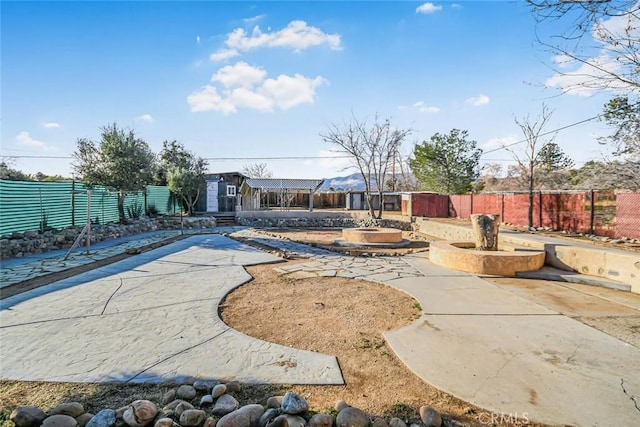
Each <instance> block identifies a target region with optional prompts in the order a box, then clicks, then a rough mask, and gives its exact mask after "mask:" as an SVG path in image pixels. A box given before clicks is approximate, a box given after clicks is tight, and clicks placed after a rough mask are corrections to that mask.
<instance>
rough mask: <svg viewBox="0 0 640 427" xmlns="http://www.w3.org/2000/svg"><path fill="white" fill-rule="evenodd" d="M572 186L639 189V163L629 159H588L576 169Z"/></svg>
mask: <svg viewBox="0 0 640 427" xmlns="http://www.w3.org/2000/svg"><path fill="white" fill-rule="evenodd" d="M573 182H574V188H576V189H580V190H627V191H640V164H638V163H634V162H631V161H619V160H614V161H610V160H608V159H603V160H602V161H598V162H596V161H589V162H587V163H585V164H584V166H582V167H581V168H580V169H578V170H576V171H575V173H574V177H573Z"/></svg>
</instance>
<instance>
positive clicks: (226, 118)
mask: <svg viewBox="0 0 640 427" xmlns="http://www.w3.org/2000/svg"><path fill="white" fill-rule="evenodd" d="M1 7H2V11H1V12H2V13H1V19H2V22H1V23H2V29H1V31H2V65H1V69H2V75H1V79H2V81H1V85H2V87H1V89H2V93H1V96H2V133H1V135H2V145H1V150H0V155H2V156H3V157H6V156H14V157H15V159H14V164H15V167H17V168H19V169H21V170H24V171H26V172H29V173H35V172H37V171H42V172H44V173H47V174H62V175H66V176H70V175H71V171H72V170H71V165H70V164H71V160H70V159H64V158H61V159H54V158H22V157H21V156H50V157H68V156H70V155H71V154H72V153H73V151H74V149H75V145H76V140H77V139H78V138H90V139H94V140H98V139H99V134H100V131H99V128H100V127H101V126H104V125H107V124H109V123H113V122H116V123H118V124H119V125H120V126H123V127H127V128H133V129H134V130H135V132H136V134H137V135H138V136H140V137H141V138H143V139H144V140H145V141H147V143H148V144H149V145H150V147H151V148H152V150H153V151H154V152H158V151H159V150H160V148H161V146H162V141H164V140H174V139H175V140H178V141H179V142H181V143H183V144H184V145H185V147H186V148H188V149H189V150H191V151H193V152H195V153H196V154H198V155H199V156H201V157H205V158H230V157H234V158H246V159H242V160H234V161H232V160H210V161H209V170H210V171H211V172H220V171H232V170H239V169H240V168H241V167H242V165H243V164H247V163H255V162H264V163H267V165H268V168H269V169H270V170H272V171H273V172H274V174H275V176H277V177H283V178H287V177H299V178H323V177H331V176H336V175H346V174H347V173H348V172H346V171H343V170H342V168H343V167H344V166H345V164H344V160H343V159H333V160H331V159H308V160H253V159H248V158H259V157H289V156H301V157H306V156H308V157H324V156H330V155H331V153H330V152H329V151H330V150H332V149H333V148H334V147H332V146H330V145H327V144H326V143H323V142H322V140H321V138H320V136H319V133H320V132H322V131H323V130H325V129H326V128H327V126H328V125H329V124H330V123H334V122H337V123H342V122H344V121H345V120H346V121H348V120H349V118H350V117H351V115H352V113H353V114H354V115H355V116H357V117H358V118H361V119H373V117H374V115H375V114H376V113H377V114H378V115H379V116H381V117H391V119H392V122H393V124H394V125H396V126H398V127H400V128H412V129H413V130H414V131H413V133H412V134H411V136H410V137H409V139H408V140H407V141H406V142H405V145H404V147H403V151H404V152H405V154H409V153H410V152H411V149H412V147H413V144H414V143H416V142H421V141H423V140H425V139H428V138H429V137H430V136H431V135H433V134H434V133H436V132H440V133H447V132H448V131H449V130H450V129H452V128H459V129H466V130H468V131H469V135H470V137H471V138H472V139H474V140H476V141H477V142H478V145H479V146H480V147H482V148H484V149H486V150H488V149H492V148H496V147H499V142H500V141H502V142H506V143H512V142H515V141H518V140H520V139H521V138H522V137H521V134H520V131H519V129H518V128H517V126H516V125H515V123H514V120H513V118H514V116H517V117H523V116H525V115H527V114H529V115H531V116H536V115H537V114H538V113H539V112H540V110H541V105H542V102H546V103H547V104H548V105H549V106H550V107H551V108H552V109H554V110H555V112H554V115H553V118H552V120H551V123H550V126H549V129H552V128H555V127H560V126H564V125H567V124H571V123H574V122H577V121H580V120H583V119H586V118H589V117H592V116H595V115H597V114H599V113H601V112H602V106H603V104H604V103H605V102H606V100H607V99H608V98H609V97H610V96H611V93H599V94H589V93H587V94H585V93H578V94H562V95H561V94H560V93H561V88H562V85H563V84H564V83H563V81H562V80H561V79H560V80H557V79H556V80H551V79H553V76H554V71H553V69H552V65H553V55H552V54H551V53H549V52H546V51H545V50H544V49H542V48H541V47H540V46H539V45H537V44H536V41H535V30H536V26H535V21H534V19H533V17H532V15H531V14H530V12H529V10H528V9H527V7H526V6H525V4H524V2H519V1H518V2H507V1H456V2H432V3H425V2H411V1H396V2H377V1H354V2H345V1H340V2H327V1H315V2H314V1H307V2H270V1H261V2H256V1H235V2H215V1H199V2H158V1H145V2H73V1H69V2H54V1H49V2H29V1H22V2H7V1H2V5H1ZM556 29H557V30H558V31H560V30H561V29H562V28H561V27H558V28H553V26H550V27H545V31H551V32H553V31H554V30H556ZM554 81H555V82H556V83H555V84H556V86H555V87H548V86H550V85H551V84H553V82H554ZM585 95H588V96H585ZM607 133H608V129H607V127H606V126H605V125H604V124H603V123H601V122H597V121H596V122H591V123H588V124H585V125H580V126H576V127H574V128H571V129H570V130H567V131H563V132H560V133H558V135H557V137H556V141H555V142H557V143H558V144H559V145H560V146H561V147H562V148H563V149H564V150H565V152H567V153H568V154H569V155H570V156H571V157H572V158H573V159H574V160H575V162H576V164H577V165H578V166H579V165H581V164H582V163H583V162H585V161H588V160H591V159H600V158H601V156H602V155H603V153H606V148H605V147H603V146H601V145H599V144H598V142H597V140H596V137H597V136H600V135H605V134H607ZM510 159H511V155H510V154H509V153H508V152H506V151H504V150H502V151H496V152H492V153H488V154H486V155H485V156H484V157H483V161H485V162H500V163H502V164H504V165H507V164H508V163H509V160H510Z"/></svg>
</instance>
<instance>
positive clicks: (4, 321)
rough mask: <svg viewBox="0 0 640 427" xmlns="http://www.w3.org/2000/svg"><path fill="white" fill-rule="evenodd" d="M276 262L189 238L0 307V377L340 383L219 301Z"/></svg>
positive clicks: (332, 363)
mask: <svg viewBox="0 0 640 427" xmlns="http://www.w3.org/2000/svg"><path fill="white" fill-rule="evenodd" d="M279 261H281V259H280V258H277V257H275V256H273V255H269V254H267V253H265V252H262V251H260V250H257V249H254V248H251V247H248V246H246V245H242V244H240V243H238V242H236V241H234V240H231V239H229V238H226V237H223V236H220V235H202V236H193V237H189V238H187V239H185V240H181V241H178V242H175V243H172V244H170V245H167V246H164V247H162V248H159V249H155V250H152V251H149V252H146V253H143V254H141V255H137V256H135V257H131V258H128V259H126V260H123V261H119V262H116V263H114V264H111V265H109V266H105V267H101V268H98V269H96V270H93V271H90V272H87V273H82V274H80V275H78V276H75V277H72V278H69V279H65V280H61V281H59V282H55V283H52V284H50V285H47V286H44V287H41V288H38V289H34V290H32V291H29V292H25V293H22V294H18V295H16V296H14V297H10V298H6V299H2V300H1V301H0V308H1V310H2V311H1V312H0V324H1V326H0V342H1V343H2V347H1V349H0V360H1V362H2V363H0V377H1V378H4V379H14V380H30V381H35V380H43V381H71V382H98V381H122V382H163V381H184V380H185V379H187V378H190V377H196V378H212V379H219V380H222V379H237V380H239V381H243V382H250V383H299V384H343V383H344V381H343V379H342V374H341V372H340V368H339V366H338V363H337V361H336V358H335V357H334V356H329V355H322V354H318V353H313V352H309V351H303V350H298V349H293V348H289V347H285V346H281V345H277V344H272V343H267V342H264V341H260V340H257V339H254V338H251V337H247V336H246V335H243V334H241V333H239V332H237V331H235V330H233V329H231V328H229V327H228V326H226V325H225V324H224V323H223V322H222V320H220V318H219V317H218V314H217V313H218V304H219V303H220V300H221V299H222V298H223V297H224V296H225V295H226V294H227V293H228V292H229V291H231V290H232V289H233V288H235V287H237V286H239V285H241V284H243V283H245V282H247V281H249V280H250V279H251V277H250V276H249V274H248V273H247V272H246V271H245V269H244V266H246V265H253V264H260V263H269V262H279Z"/></svg>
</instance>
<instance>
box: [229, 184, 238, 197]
mask: <svg viewBox="0 0 640 427" xmlns="http://www.w3.org/2000/svg"><path fill="white" fill-rule="evenodd" d="M227 197H236V186H235V185H227Z"/></svg>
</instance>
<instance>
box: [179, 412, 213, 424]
mask: <svg viewBox="0 0 640 427" xmlns="http://www.w3.org/2000/svg"><path fill="white" fill-rule="evenodd" d="M206 418H207V413H206V412H204V411H202V410H200V409H187V410H186V411H184V412H183V413H182V414H181V415H180V421H179V423H180V425H181V426H182V427H196V426H199V425H200V424H202V423H203V422H204V420H205V419H206Z"/></svg>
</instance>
